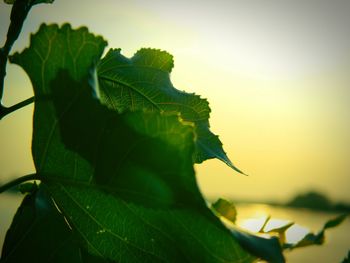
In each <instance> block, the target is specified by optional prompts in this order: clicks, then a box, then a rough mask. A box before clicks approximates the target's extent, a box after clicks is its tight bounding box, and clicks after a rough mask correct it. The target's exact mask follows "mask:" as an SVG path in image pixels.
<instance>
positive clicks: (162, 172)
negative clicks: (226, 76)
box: [0, 0, 341, 262]
mask: <svg viewBox="0 0 350 263" xmlns="http://www.w3.org/2000/svg"><path fill="white" fill-rule="evenodd" d="M5 2H7V3H9V4H13V9H12V14H11V25H10V29H9V32H10V34H8V39H7V40H8V41H6V43H5V48H3V49H2V50H1V56H2V58H3V57H5V58H6V60H2V61H1V62H2V63H1V64H0V66H1V72H0V73H1V76H0V78H2V80H3V78H4V77H5V66H6V62H7V58H8V54H9V51H10V49H11V46H12V44H13V42H14V41H15V40H16V39H17V37H18V34H19V32H20V30H21V26H22V24H23V21H24V19H25V17H26V15H27V13H28V12H29V10H30V8H31V6H33V5H35V4H38V3H47V2H52V1H41V0H37V1H31V0H16V1H5ZM18 17H19V18H18ZM17 18H18V19H19V20H17ZM18 21H19V22H18ZM106 46H107V42H106V41H105V40H104V39H103V38H102V37H100V36H95V35H94V34H92V33H90V32H89V31H88V29H87V28H85V27H82V28H79V29H72V28H71V26H70V25H69V24H65V25H63V26H58V25H45V24H43V25H42V26H41V27H40V29H39V31H38V32H37V33H36V34H34V35H32V36H31V41H30V46H29V47H28V48H26V49H25V50H24V51H22V52H21V53H15V54H14V55H12V56H10V57H9V59H10V62H12V63H14V64H17V65H19V66H21V67H22V68H23V69H24V70H25V72H26V73H27V74H28V76H29V78H30V80H31V83H32V85H33V89H34V94H35V108H34V117H33V139H32V154H33V160H34V164H35V168H36V174H35V175H33V176H25V177H22V179H18V180H16V181H15V182H12V183H10V184H8V185H7V186H6V187H10V186H13V185H14V184H18V183H19V182H21V181H23V182H24V181H27V180H29V179H36V180H40V181H41V183H40V184H39V185H36V184H30V183H29V184H28V183H26V184H23V185H22V186H21V187H20V189H21V191H22V192H24V193H26V196H25V197H24V200H23V202H22V204H21V206H20V207H19V208H18V211H17V213H16V215H15V217H14V219H13V222H12V225H11V227H10V229H9V230H8V232H7V235H6V239H5V244H4V247H3V250H2V255H1V262H24V261H34V260H35V261H38V262H48V261H53V262H253V261H255V260H256V259H258V258H262V259H265V260H268V261H270V262H284V258H283V255H282V252H281V251H282V250H281V245H280V243H279V241H278V239H277V238H275V237H272V238H270V239H266V238H262V237H259V236H256V235H252V234H250V233H246V232H243V231H241V230H239V229H237V228H236V227H233V228H228V227H226V226H225V225H224V224H223V223H222V222H221V221H220V219H219V217H220V214H221V215H222V216H225V217H227V218H228V219H229V220H231V221H232V222H233V223H234V221H235V217H236V211H235V208H234V206H233V205H232V204H230V203H229V202H227V201H224V200H221V201H219V202H217V203H216V204H214V205H213V210H214V212H213V211H212V210H211V209H210V208H208V206H207V204H206V202H205V200H204V198H203V196H202V195H201V193H200V191H199V189H198V186H197V183H196V178H195V171H194V168H193V165H194V163H195V162H197V163H200V162H202V161H204V160H206V159H209V158H218V159H220V160H222V161H224V162H225V163H226V164H227V165H229V166H230V167H231V168H233V169H235V170H237V171H239V170H238V169H237V168H236V167H235V166H233V164H232V163H231V161H230V160H229V159H228V157H227V156H226V154H225V152H224V150H223V148H222V143H221V142H220V140H219V139H218V137H217V136H216V135H214V134H213V133H212V132H211V131H210V130H209V113H210V108H209V105H208V102H207V101H206V100H205V99H202V98H200V97H199V96H197V95H195V94H189V93H185V92H182V91H179V90H177V89H176V88H175V87H173V85H172V84H171V81H170V72H171V69H172V67H173V58H172V56H171V55H170V54H168V53H166V52H165V51H160V50H155V49H141V50H139V51H138V52H136V54H135V55H134V56H133V57H132V58H130V59H129V58H126V57H124V56H123V55H121V53H120V50H119V49H110V51H109V52H108V53H107V54H106V56H105V57H104V58H101V56H102V54H103V52H104V49H105V47H106ZM1 88H2V87H1ZM1 90H2V89H1ZM1 93H2V92H1ZM30 102H32V100H31V101H29V100H27V102H25V103H24V104H23V103H22V104H20V106H16V107H14V108H5V107H3V106H1V114H2V115H1V117H4V116H5V115H6V114H8V113H11V112H12V111H13V110H15V109H17V108H19V107H23V106H24V105H26V104H28V103H30ZM239 172H240V171H239ZM6 187H2V189H6ZM224 210H225V213H224V212H223V211H224ZM233 210H234V211H233ZM340 221H341V220H340V219H336V220H335V221H332V222H328V223H327V224H326V226H325V227H324V230H325V229H326V228H329V227H333V226H334V225H336V224H338V223H340ZM284 230H285V229H284ZM284 230H283V231H282V229H279V230H276V231H277V232H278V231H280V232H284ZM324 230H323V232H324Z"/></svg>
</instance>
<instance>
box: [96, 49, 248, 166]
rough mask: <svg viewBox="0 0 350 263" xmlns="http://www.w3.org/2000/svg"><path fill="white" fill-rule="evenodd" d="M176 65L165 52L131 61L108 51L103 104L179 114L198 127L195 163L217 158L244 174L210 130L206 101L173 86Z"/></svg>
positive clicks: (101, 71)
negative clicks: (172, 71)
mask: <svg viewBox="0 0 350 263" xmlns="http://www.w3.org/2000/svg"><path fill="white" fill-rule="evenodd" d="M173 65H174V62H173V57H172V56H171V55H170V54H168V53H166V52H165V51H160V50H156V49H141V50H139V51H138V52H136V54H135V55H134V56H133V57H132V58H130V59H129V58H126V57H124V56H123V55H122V54H121V53H120V49H111V50H109V52H108V53H107V55H106V56H105V57H104V58H103V59H102V60H101V62H100V63H99V65H98V80H99V84H100V92H101V102H102V103H104V104H105V105H107V106H108V107H109V108H111V109H114V110H117V111H118V112H124V111H126V110H131V111H135V110H144V109H147V110H150V111H160V112H180V113H181V117H182V118H183V119H184V120H186V121H191V122H193V123H194V124H195V132H196V134H197V140H196V150H195V153H194V161H195V162H197V163H201V162H203V161H204V160H207V159H210V158H218V159H220V160H222V161H223V162H225V163H226V164H227V165H228V166H230V167H231V168H233V169H235V170H236V171H238V172H240V173H242V172H241V171H240V170H238V169H237V168H236V167H235V166H234V165H233V164H232V162H231V161H230V160H229V158H228V157H227V155H226V153H225V152H224V150H223V148H222V143H221V142H220V140H219V138H218V136H216V135H214V134H213V133H212V132H211V131H210V130H209V113H210V108H209V104H208V102H207V100H205V99H202V98H200V97H199V96H198V95H195V94H190V93H185V92H183V91H179V90H177V89H176V88H174V86H173V85H172V83H171V81H170V72H171V70H172V68H173Z"/></svg>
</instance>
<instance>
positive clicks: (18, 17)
mask: <svg viewBox="0 0 350 263" xmlns="http://www.w3.org/2000/svg"><path fill="white" fill-rule="evenodd" d="M32 2H33V1H28V0H16V1H15V2H14V4H13V6H12V9H11V16H10V19H11V22H10V26H9V28H8V31H7V38H6V42H5V44H4V46H3V47H2V48H1V49H0V104H1V100H2V96H3V93H4V80H5V76H6V65H7V58H8V56H9V54H10V51H11V48H12V46H13V44H14V43H15V41H16V40H17V38H18V36H19V33H20V32H21V30H22V26H23V23H24V20H25V19H26V17H27V15H28V13H29V10H30V9H31V7H32V6H33V3H32Z"/></svg>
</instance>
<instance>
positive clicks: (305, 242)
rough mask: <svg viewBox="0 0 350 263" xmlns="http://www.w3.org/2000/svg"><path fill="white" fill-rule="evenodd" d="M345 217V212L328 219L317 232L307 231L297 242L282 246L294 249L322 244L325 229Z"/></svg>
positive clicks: (338, 222)
mask: <svg viewBox="0 0 350 263" xmlns="http://www.w3.org/2000/svg"><path fill="white" fill-rule="evenodd" d="M346 217H347V214H343V215H340V216H337V217H335V218H333V219H330V220H328V221H327V222H326V223H325V224H324V226H323V228H322V229H321V230H320V231H319V232H318V233H317V234H314V233H308V234H306V235H305V236H304V237H303V238H302V239H301V240H300V241H299V242H297V243H295V244H285V245H284V248H288V249H294V248H298V247H306V246H311V245H322V244H323V243H324V241H325V232H326V229H329V228H333V227H336V226H338V225H339V224H341V223H342V222H343V221H344V219H345V218H346Z"/></svg>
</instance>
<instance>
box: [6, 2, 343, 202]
mask: <svg viewBox="0 0 350 263" xmlns="http://www.w3.org/2000/svg"><path fill="white" fill-rule="evenodd" d="M72 2H73V3H72ZM261 2H262V1H257V0H255V1H253V0H252V1H225V0H220V1H217V2H215V3H216V4H215V5H214V4H213V3H212V2H208V1H200V2H199V1H190V2H189V3H188V1H187V3H186V2H185V1H159V0H152V1H149V2H147V5H146V4H145V1H141V0H133V1H111V0H104V1H99V2H98V3H99V5H96V1H68V0H57V1H56V3H54V4H53V5H42V6H37V7H35V8H34V9H33V10H32V12H31V14H30V15H29V19H28V21H27V24H26V26H25V27H24V29H23V33H22V36H21V37H20V39H19V42H18V43H17V44H16V45H15V47H14V49H15V50H21V49H22V48H23V47H24V46H26V45H28V39H29V38H28V33H29V32H35V31H36V30H37V28H38V26H39V24H40V23H41V22H58V23H63V22H67V21H70V22H72V24H73V26H80V25H86V26H88V27H89V28H90V30H91V31H92V32H95V33H98V34H101V35H103V36H104V37H105V38H106V39H107V40H108V42H109V47H119V48H122V51H123V53H124V54H125V55H127V56H131V55H132V54H133V53H134V52H135V51H136V50H137V49H139V48H141V47H154V48H160V49H164V50H167V51H169V52H170V53H172V54H173V55H174V57H175V68H174V70H173V72H172V76H171V77H172V81H173V83H174V85H175V87H177V88H178V89H180V90H185V91H188V92H196V93H197V94H201V95H202V96H203V97H206V98H208V100H209V102H210V106H211V108H212V114H211V119H210V120H211V127H212V130H213V131H214V132H215V133H217V134H219V135H220V138H221V140H222V142H223V143H224V148H225V150H226V151H227V153H228V155H229V157H231V160H232V161H233V162H234V163H235V164H236V165H237V166H238V167H239V168H240V169H242V170H243V171H245V172H246V173H248V174H249V177H245V176H242V175H240V174H237V173H235V172H234V171H232V170H230V168H228V167H226V166H225V165H224V164H223V163H221V162H220V161H218V160H211V161H207V162H206V163H204V164H201V165H197V166H196V170H197V172H198V175H197V178H198V182H199V184H200V187H201V188H202V190H203V191H204V193H206V194H208V195H211V196H212V195H215V196H219V195H221V196H226V197H231V196H232V197H234V198H239V199H241V198H242V199H244V198H249V199H261V200H266V199H273V198H278V199H280V200H282V201H283V200H286V199H288V198H289V197H290V196H291V195H292V194H294V193H296V192H301V191H306V190H309V189H316V190H320V191H323V192H325V193H327V194H329V195H330V196H331V197H332V198H333V199H337V200H347V201H350V195H349V194H348V185H350V179H349V175H350V168H349V162H348V161H349V157H348V156H350V150H349V145H350V135H349V134H350V118H349V117H350V116H349V112H350V106H349V105H350V91H349V89H350V77H349V75H350V74H349V73H350V52H349V51H350V40H349V36H350V34H349V33H350V32H349V29H348V27H347V24H349V22H350V21H349V19H348V18H347V17H348V15H347V14H348V13H349V11H350V4H347V3H346V2H344V1H334V2H332V5H331V6H330V4H329V3H328V4H327V1H316V2H315V1H311V0H309V1H296V2H300V3H286V2H288V1H284V2H283V3H284V4H282V3H281V1H277V0H267V1H263V2H264V3H263V4H262V3H261ZM290 2H294V1H290ZM82 3H84V5H82ZM8 14H9V8H8V6H6V5H5V4H3V3H2V2H1V4H0V25H1V30H0V37H1V38H0V39H1V42H3V40H4V36H5V31H6V28H7V25H8V19H7V18H8ZM347 19H348V20H347ZM346 22H347V23H346ZM5 92H6V93H5V103H6V104H7V105H11V104H13V103H15V102H17V101H19V100H21V99H25V98H27V97H29V96H31V94H32V93H31V88H30V83H29V80H28V78H27V77H26V76H25V75H24V73H23V72H22V71H21V69H19V68H18V67H16V66H10V67H9V71H8V78H7V80H6V91H5ZM31 111H32V106H30V107H28V108H26V109H23V110H21V111H18V112H16V113H15V114H13V115H12V116H9V117H7V118H6V119H4V120H2V121H1V122H0V132H1V137H0V147H1V149H2V150H1V155H0V167H1V173H0V178H3V180H5V179H6V178H9V177H10V176H18V175H22V174H28V173H31V172H33V171H34V167H33V164H32V161H31V155H30V136H31V134H30V127H31V114H32V113H31Z"/></svg>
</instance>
